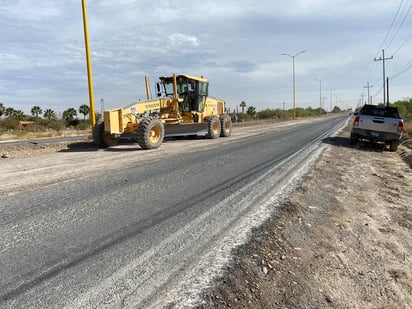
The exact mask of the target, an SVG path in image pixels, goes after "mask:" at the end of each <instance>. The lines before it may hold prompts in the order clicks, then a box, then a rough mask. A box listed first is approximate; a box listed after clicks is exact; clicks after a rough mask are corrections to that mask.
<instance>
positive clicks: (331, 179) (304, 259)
mask: <svg viewBox="0 0 412 309" xmlns="http://www.w3.org/2000/svg"><path fill="white" fill-rule="evenodd" d="M348 136H349V132H348V131H347V130H345V131H343V132H342V133H341V134H340V135H339V136H336V137H334V138H330V139H328V140H326V141H325V144H326V149H325V151H324V153H323V155H322V157H321V158H320V160H319V161H318V162H317V164H316V166H315V168H314V169H313V170H312V171H311V172H310V173H309V174H308V175H307V177H306V179H305V181H304V183H303V185H302V186H301V187H300V188H299V189H298V190H297V192H295V194H294V195H293V196H292V197H291V198H290V199H289V201H287V202H286V203H285V204H284V205H283V206H282V207H281V208H280V209H278V210H277V211H276V212H275V214H274V216H273V217H272V218H271V219H269V220H268V221H267V222H266V223H265V224H264V225H263V226H261V227H260V228H259V229H257V230H255V231H254V232H253V233H252V235H250V241H249V242H248V243H247V244H245V245H243V246H241V247H239V248H238V249H235V252H233V256H234V257H233V259H232V261H231V263H230V265H229V266H228V267H227V268H226V269H225V270H224V272H223V273H222V275H221V277H220V278H219V279H218V280H217V281H216V282H215V284H214V287H212V288H210V289H209V290H208V291H207V292H205V293H204V294H203V304H202V305H199V308H411V307H410V304H412V292H411V291H412V267H411V252H412V210H411V207H412V170H411V167H410V165H408V163H406V162H405V161H408V160H409V164H410V159H411V157H412V151H411V149H409V148H407V147H404V146H402V147H400V149H399V152H398V153H391V152H389V151H383V150H382V149H380V148H379V147H376V146H370V145H367V144H364V145H360V146H358V147H350V146H349V143H348ZM402 158H403V159H405V161H404V160H402Z"/></svg>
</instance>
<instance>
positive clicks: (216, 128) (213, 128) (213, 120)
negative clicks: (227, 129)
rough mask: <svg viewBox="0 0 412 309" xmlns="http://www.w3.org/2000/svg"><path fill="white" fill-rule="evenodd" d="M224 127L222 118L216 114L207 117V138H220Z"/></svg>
mask: <svg viewBox="0 0 412 309" xmlns="http://www.w3.org/2000/svg"><path fill="white" fill-rule="evenodd" d="M221 130H222V128H221V126H220V120H219V118H217V117H216V116H212V117H209V118H208V119H207V134H206V137H207V138H212V139H214V138H218V137H219V136H220V132H221Z"/></svg>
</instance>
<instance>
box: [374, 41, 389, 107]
mask: <svg viewBox="0 0 412 309" xmlns="http://www.w3.org/2000/svg"><path fill="white" fill-rule="evenodd" d="M391 59H393V56H391V57H390V58H385V50H384V49H382V57H379V59H376V58H375V59H374V60H375V61H382V64H383V65H382V66H383V105H385V103H386V102H385V101H386V76H385V60H391ZM388 104H389V103H388Z"/></svg>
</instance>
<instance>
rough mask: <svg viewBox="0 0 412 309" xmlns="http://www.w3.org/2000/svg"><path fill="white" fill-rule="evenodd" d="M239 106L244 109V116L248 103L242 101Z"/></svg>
mask: <svg viewBox="0 0 412 309" xmlns="http://www.w3.org/2000/svg"><path fill="white" fill-rule="evenodd" d="M239 106H240V107H241V108H242V114H244V113H245V107H246V102H245V101H242V102H241V103H240V105H239Z"/></svg>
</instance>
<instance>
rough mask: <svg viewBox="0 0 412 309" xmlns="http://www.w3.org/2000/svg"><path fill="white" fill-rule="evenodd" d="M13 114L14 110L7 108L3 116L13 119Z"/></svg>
mask: <svg viewBox="0 0 412 309" xmlns="http://www.w3.org/2000/svg"><path fill="white" fill-rule="evenodd" d="M14 112H15V109H14V108H13V107H7V108H6V111H5V112H4V115H6V116H7V117H13V113H14Z"/></svg>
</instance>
